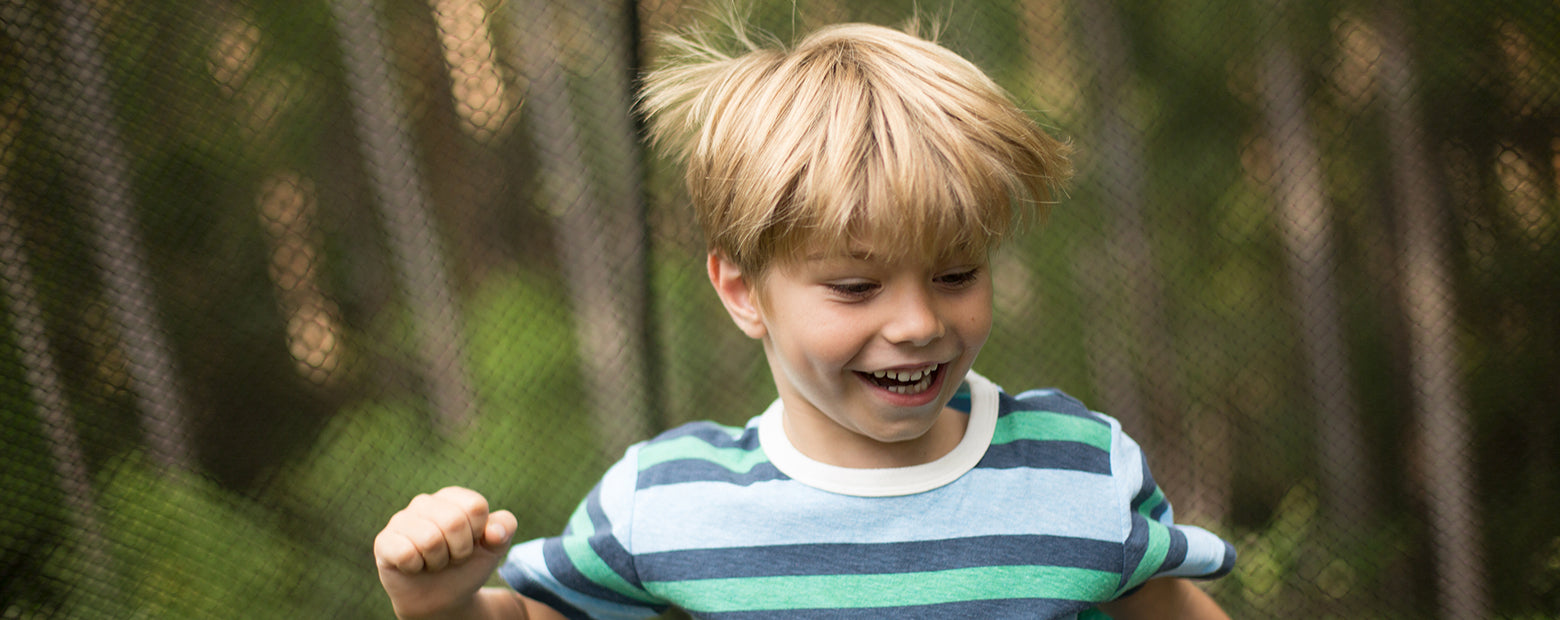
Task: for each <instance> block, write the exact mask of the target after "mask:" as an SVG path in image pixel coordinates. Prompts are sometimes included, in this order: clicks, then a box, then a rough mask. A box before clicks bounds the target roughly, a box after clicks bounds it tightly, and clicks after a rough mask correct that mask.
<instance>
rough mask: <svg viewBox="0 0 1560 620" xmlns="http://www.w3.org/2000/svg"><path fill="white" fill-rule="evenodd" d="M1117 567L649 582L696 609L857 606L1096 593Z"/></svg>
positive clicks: (1112, 585) (1103, 590) (1106, 590)
mask: <svg viewBox="0 0 1560 620" xmlns="http://www.w3.org/2000/svg"><path fill="white" fill-rule="evenodd" d="M1119 580H1120V576H1119V575H1117V574H1115V573H1110V572H1105V571H1097V570H1088V569H1082V568H1067V567H1059V566H989V567H976V568H961V569H954V570H945V571H931V572H922V573H896V574H889V575H799V576H782V577H746V578H732V579H696V580H689V581H665V582H656V583H646V584H645V587H646V588H647V589H650V590H651V591H654V592H656V593H658V594H660V595H661V596H663V597H664V598H667V599H669V600H675V601H678V604H679V605H681V606H683V607H685V608H686V609H688V610H689V611H694V612H709V613H721V612H735V611H756V610H776V609H819V608H825V609H855V608H871V607H901V606H910V605H935V604H939V603H954V602H960V601H979V600H995V599H1020V598H1051V599H1067V600H1098V599H1101V598H1104V597H1106V596H1108V595H1110V594H1111V593H1112V592H1114V591H1115V589H1116V585H1117V583H1118V581H1119Z"/></svg>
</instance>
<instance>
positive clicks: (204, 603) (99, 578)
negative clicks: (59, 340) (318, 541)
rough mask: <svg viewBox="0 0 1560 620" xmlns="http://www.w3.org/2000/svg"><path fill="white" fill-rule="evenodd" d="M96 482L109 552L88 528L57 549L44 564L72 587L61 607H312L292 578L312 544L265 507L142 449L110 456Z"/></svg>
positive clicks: (98, 611) (291, 612) (173, 610)
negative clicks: (299, 541)
mask: <svg viewBox="0 0 1560 620" xmlns="http://www.w3.org/2000/svg"><path fill="white" fill-rule="evenodd" d="M98 488H99V493H100V500H99V510H98V511H97V513H98V514H100V515H103V518H102V526H103V529H102V531H101V541H102V543H103V546H104V547H106V553H103V551H105V549H96V550H94V549H91V548H89V546H88V543H89V542H90V541H91V540H92V539H91V538H78V539H77V540H76V541H75V542H76V544H74V545H72V546H71V547H70V548H71V549H72V551H74V552H73V553H57V554H55V555H53V556H52V557H51V561H50V563H49V564H48V565H47V566H46V567H45V569H44V573H45V575H46V576H47V577H49V578H52V579H54V580H59V581H62V582H66V583H72V584H73V587H74V588H75V590H76V591H75V592H74V596H73V598H72V602H73V603H75V604H74V605H72V606H71V608H67V609H66V610H65V611H66V612H67V613H66V615H68V616H70V617H81V618H94V617H103V618H221V617H231V616H232V614H233V613H234V610H246V611H245V615H246V617H253V618H298V617H305V616H307V615H308V612H309V610H308V608H307V607H305V606H303V605H302V603H303V602H304V601H303V600H301V599H299V598H297V597H295V596H294V588H295V587H296V586H298V585H300V584H299V583H298V579H297V576H298V575H299V574H303V573H305V572H306V571H308V570H309V568H310V566H311V565H312V562H311V557H310V555H311V554H310V552H309V550H307V549H304V548H300V547H298V546H296V545H295V544H294V543H293V542H292V541H290V540H289V539H288V538H287V537H286V536H284V535H283V534H282V533H281V532H280V531H278V530H277V529H276V528H275V526H274V525H273V523H272V519H271V516H270V515H269V514H267V512H266V510H265V509H264V508H263V507H261V506H258V505H255V504H252V503H249V502H245V501H242V500H238V499H235V498H234V497H233V496H232V495H230V494H228V493H226V492H224V491H223V490H222V489H220V488H218V487H217V485H216V484H214V483H213V482H211V481H209V480H206V479H204V478H201V477H199V476H195V475H180V474H175V473H170V472H162V471H158V470H157V469H156V468H155V467H152V466H150V465H148V464H147V462H146V461H145V460H144V459H142V458H139V457H138V456H130V457H127V458H124V459H122V460H121V461H119V462H117V463H115V464H114V465H113V466H112V467H110V468H109V469H108V470H107V471H106V473H105V474H104V475H103V476H101V477H100V478H99V482H98ZM78 536H79V534H78ZM93 577H96V579H93ZM86 603H90V605H87V604H86Z"/></svg>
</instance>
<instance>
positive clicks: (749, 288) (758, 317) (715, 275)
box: [709, 251, 769, 339]
mask: <svg viewBox="0 0 1560 620" xmlns="http://www.w3.org/2000/svg"><path fill="white" fill-rule="evenodd" d="M709 272H710V284H711V285H712V286H714V287H715V294H716V295H719V296H720V303H721V304H723V305H725V306H726V312H727V313H728V314H730V315H731V320H732V321H733V322H735V323H736V324H737V327H738V328H740V329H741V330H742V333H744V334H747V335H748V337H749V338H753V339H760V338H763V337H764V336H765V335H766V334H768V333H769V332H768V329H767V328H766V327H765V326H764V315H763V312H762V311H761V310H760V309H759V307H758V299H757V297H756V296H755V294H756V293H757V292H758V291H757V289H756V288H754V287H755V286H756V283H754V282H750V281H749V278H748V277H747V275H746V274H744V273H742V270H741V269H740V268H738V267H737V264H736V263H734V262H731V259H729V258H726V256H725V255H723V254H721V253H720V252H713V251H712V252H710V257H709Z"/></svg>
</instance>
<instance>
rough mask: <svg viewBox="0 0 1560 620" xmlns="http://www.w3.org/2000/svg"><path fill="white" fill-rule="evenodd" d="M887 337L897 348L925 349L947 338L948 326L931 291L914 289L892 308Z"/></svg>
mask: <svg viewBox="0 0 1560 620" xmlns="http://www.w3.org/2000/svg"><path fill="white" fill-rule="evenodd" d="M888 311H889V312H890V313H891V314H890V316H889V317H888V318H887V320H886V322H885V323H884V325H883V337H884V338H886V339H888V341H889V342H892V343H894V344H909V345H913V346H917V347H924V346H926V345H929V344H931V343H933V342H935V341H936V340H937V339H938V338H941V337H943V334H944V333H946V331H947V329H946V325H944V323H943V320H942V314H941V313H940V312H939V311H938V308H937V304H936V300H935V299H934V298H933V296H932V294H931V292H930V291H927V290H925V289H923V288H920V287H912V288H911V289H910V290H905V291H903V292H902V294H901V295H899V299H896V300H895V303H893V304H891V305H890V306H888Z"/></svg>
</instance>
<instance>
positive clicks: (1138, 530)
mask: <svg viewBox="0 0 1560 620" xmlns="http://www.w3.org/2000/svg"><path fill="white" fill-rule="evenodd" d="M1124 546H1125V549H1126V553H1124V554H1123V565H1122V568H1121V582H1120V585H1118V586H1116V588H1117V589H1118V590H1119V589H1121V587H1122V586H1125V585H1127V582H1128V581H1129V580H1131V579H1132V573H1134V572H1137V567H1138V565H1139V564H1142V563H1143V556H1144V555H1146V554H1147V552H1148V517H1145V516H1143V515H1142V514H1141V513H1138V512H1137V511H1133V512H1132V531H1131V532H1130V533H1128V534H1127V540H1126V543H1125V545H1124Z"/></svg>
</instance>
